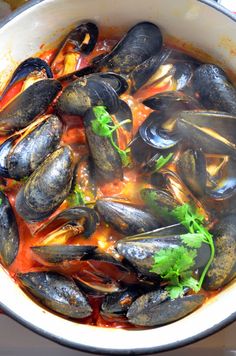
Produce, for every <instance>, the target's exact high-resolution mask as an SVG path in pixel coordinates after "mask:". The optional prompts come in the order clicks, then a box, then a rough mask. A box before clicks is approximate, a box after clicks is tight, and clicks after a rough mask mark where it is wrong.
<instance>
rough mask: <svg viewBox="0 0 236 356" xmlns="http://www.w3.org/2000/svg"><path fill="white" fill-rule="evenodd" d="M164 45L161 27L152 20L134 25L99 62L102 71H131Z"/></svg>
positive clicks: (125, 72) (126, 72)
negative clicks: (151, 21)
mask: <svg viewBox="0 0 236 356" xmlns="http://www.w3.org/2000/svg"><path fill="white" fill-rule="evenodd" d="M161 47H162V34H161V31H160V29H159V28H158V27H157V26H156V25H154V24H152V23H150V22H140V23H138V24H137V25H135V26H134V27H132V28H131V29H130V30H129V31H128V32H127V34H126V35H125V36H124V37H123V38H122V39H121V40H120V41H119V42H118V43H117V45H116V46H115V47H114V48H113V49H112V51H111V52H110V53H108V54H107V55H106V56H104V57H103V58H102V59H101V60H100V61H99V64H98V68H99V69H101V70H102V71H107V70H110V71H113V72H116V73H124V74H128V73H130V72H131V71H132V70H133V69H134V68H135V67H136V66H137V65H139V64H140V63H142V62H144V61H145V60H146V59H148V58H149V57H151V56H153V55H154V54H156V53H158V52H159V51H160V50H161Z"/></svg>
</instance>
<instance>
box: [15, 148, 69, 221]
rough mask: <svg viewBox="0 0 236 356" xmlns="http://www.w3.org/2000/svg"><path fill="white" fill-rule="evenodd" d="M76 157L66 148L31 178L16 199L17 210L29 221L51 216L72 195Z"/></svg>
mask: <svg viewBox="0 0 236 356" xmlns="http://www.w3.org/2000/svg"><path fill="white" fill-rule="evenodd" d="M72 175H73V154H72V151H71V149H70V148H69V147H67V146H64V147H61V148H59V149H58V150H56V151H55V152H53V153H52V154H51V155H50V156H49V157H48V158H47V159H46V160H45V161H44V162H43V163H42V164H41V165H40V166H39V167H38V168H37V169H36V170H35V171H34V173H33V174H32V175H31V176H30V178H29V179H28V181H27V182H26V184H25V185H24V186H23V187H22V188H21V189H20V191H19V192H18V194H17V196H16V210H17V212H18V214H19V215H21V216H22V217H23V218H24V219H25V220H27V221H41V220H43V219H46V218H47V217H48V216H50V215H51V214H52V213H53V212H54V211H55V210H56V209H57V208H58V206H59V205H60V204H61V203H62V202H63V200H64V199H65V198H66V196H67V195H68V193H69V191H70V188H71V181H72Z"/></svg>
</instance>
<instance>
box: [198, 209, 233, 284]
mask: <svg viewBox="0 0 236 356" xmlns="http://www.w3.org/2000/svg"><path fill="white" fill-rule="evenodd" d="M212 234H213V237H214V245H215V256H214V259H213V262H212V263H211V265H210V268H209V270H208V272H207V275H206V277H205V280H204V284H203V288H204V289H206V290H216V289H218V288H221V287H223V286H224V285H226V284H227V283H228V282H229V281H230V280H231V279H233V278H234V276H235V274H236V219H235V215H228V216H226V217H222V218H221V219H220V221H219V223H217V224H216V226H215V228H214V229H213V230H212Z"/></svg>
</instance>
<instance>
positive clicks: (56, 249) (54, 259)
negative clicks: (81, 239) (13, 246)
mask: <svg viewBox="0 0 236 356" xmlns="http://www.w3.org/2000/svg"><path fill="white" fill-rule="evenodd" d="M96 248H97V246H87V245H82V246H77V245H51V246H34V247H31V249H32V251H33V252H34V253H35V254H36V255H37V256H39V257H40V258H41V259H42V260H43V261H46V262H49V263H60V262H64V261H72V260H80V259H81V257H82V256H84V255H86V254H88V253H92V252H93V251H94V250H95V249H96Z"/></svg>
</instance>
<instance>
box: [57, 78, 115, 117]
mask: <svg viewBox="0 0 236 356" xmlns="http://www.w3.org/2000/svg"><path fill="white" fill-rule="evenodd" d="M99 105H102V106H105V107H106V108H107V110H108V112H109V113H110V114H114V113H116V112H117V111H118V109H119V97H118V95H117V93H116V91H115V90H114V89H113V87H112V86H111V85H110V84H109V83H108V82H106V81H105V80H100V79H99V77H98V76H88V77H83V78H79V79H77V80H75V81H74V82H72V83H71V84H69V85H68V86H67V87H66V88H65V89H64V90H63V92H62V94H61V96H60V98H59V99H58V101H57V105H56V107H57V110H58V112H59V113H60V114H68V115H80V116H84V115H85V113H86V111H87V110H88V109H90V108H91V107H93V106H99Z"/></svg>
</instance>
